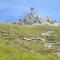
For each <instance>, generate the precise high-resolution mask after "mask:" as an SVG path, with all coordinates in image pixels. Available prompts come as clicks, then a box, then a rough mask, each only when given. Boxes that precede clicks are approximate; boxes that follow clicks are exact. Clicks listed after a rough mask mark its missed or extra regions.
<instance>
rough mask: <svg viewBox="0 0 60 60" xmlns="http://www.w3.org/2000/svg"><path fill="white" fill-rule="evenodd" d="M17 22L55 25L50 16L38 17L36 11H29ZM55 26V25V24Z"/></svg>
mask: <svg viewBox="0 0 60 60" xmlns="http://www.w3.org/2000/svg"><path fill="white" fill-rule="evenodd" d="M17 23H18V24H24V25H56V21H55V20H54V19H53V18H52V17H50V16H44V17H40V16H39V15H38V14H37V13H36V12H34V11H31V12H30V13H28V14H27V15H26V16H24V18H23V19H20V20H19V21H18V22H17ZM56 26H57V25H56Z"/></svg>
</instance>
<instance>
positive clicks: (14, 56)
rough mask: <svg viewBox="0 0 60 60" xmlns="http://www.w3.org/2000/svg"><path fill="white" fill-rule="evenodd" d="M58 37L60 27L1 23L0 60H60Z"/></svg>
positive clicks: (59, 35)
mask: <svg viewBox="0 0 60 60" xmlns="http://www.w3.org/2000/svg"><path fill="white" fill-rule="evenodd" d="M46 32H52V33H49V34H47V35H46ZM44 34H45V35H44ZM51 36H53V38H54V40H52V39H50V37H51ZM56 37H60V27H59V26H56V27H55V26H54V27H53V26H31V25H29V26H27V25H16V24H8V23H0V60H59V57H58V55H57V52H59V51H60V44H59V43H58V42H60V40H59V38H56ZM47 38H48V39H47ZM56 43H57V44H56ZM46 44H48V45H49V44H50V45H51V44H52V47H49V46H45V45H46Z"/></svg>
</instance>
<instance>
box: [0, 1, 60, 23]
mask: <svg viewBox="0 0 60 60" xmlns="http://www.w3.org/2000/svg"><path fill="white" fill-rule="evenodd" d="M31 7H32V8H34V9H35V11H36V13H37V14H38V15H40V16H52V17H53V19H55V20H56V21H57V22H60V0H0V22H15V21H17V20H19V19H20V18H22V17H24V16H25V15H26V14H27V13H28V12H30V8H31Z"/></svg>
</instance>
